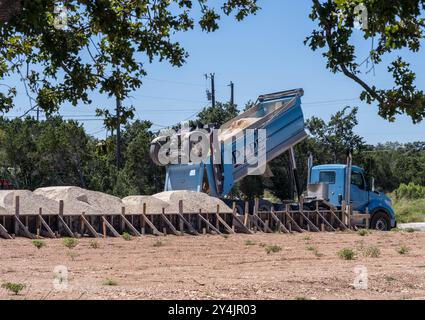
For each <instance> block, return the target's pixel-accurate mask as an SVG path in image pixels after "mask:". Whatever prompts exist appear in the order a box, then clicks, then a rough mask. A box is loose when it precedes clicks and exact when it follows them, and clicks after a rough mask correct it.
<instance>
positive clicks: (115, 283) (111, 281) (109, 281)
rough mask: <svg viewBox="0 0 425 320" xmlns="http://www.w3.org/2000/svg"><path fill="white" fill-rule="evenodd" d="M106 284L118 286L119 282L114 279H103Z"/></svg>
mask: <svg viewBox="0 0 425 320" xmlns="http://www.w3.org/2000/svg"><path fill="white" fill-rule="evenodd" d="M102 284H103V285H104V286H117V285H118V282H116V281H115V280H113V279H106V280H105V281H103V283H102Z"/></svg>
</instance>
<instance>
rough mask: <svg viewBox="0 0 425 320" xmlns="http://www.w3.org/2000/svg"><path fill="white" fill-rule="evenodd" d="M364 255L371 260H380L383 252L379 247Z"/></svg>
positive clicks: (372, 248)
mask: <svg viewBox="0 0 425 320" xmlns="http://www.w3.org/2000/svg"><path fill="white" fill-rule="evenodd" d="M364 255H365V256H366V257H370V258H379V256H380V255H381V250H379V249H378V248H377V247H369V248H367V249H366V251H365V253H364Z"/></svg>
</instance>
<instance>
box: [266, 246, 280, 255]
mask: <svg viewBox="0 0 425 320" xmlns="http://www.w3.org/2000/svg"><path fill="white" fill-rule="evenodd" d="M265 250H266V252H267V254H270V253H276V252H279V251H282V247H280V246H278V245H275V244H274V245H270V246H267V247H265Z"/></svg>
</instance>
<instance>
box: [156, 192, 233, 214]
mask: <svg viewBox="0 0 425 320" xmlns="http://www.w3.org/2000/svg"><path fill="white" fill-rule="evenodd" d="M153 197H154V198H157V199H160V200H161V201H163V202H166V203H168V206H167V208H166V209H165V212H166V213H177V212H179V202H180V200H183V212H184V213H198V212H199V210H200V209H201V210H202V212H205V213H215V212H217V205H219V206H220V212H221V213H232V209H230V208H229V207H228V206H227V205H226V204H225V203H224V202H223V201H221V200H220V199H217V198H214V197H210V196H209V195H207V194H205V193H201V192H193V191H166V192H161V193H157V194H155V195H153Z"/></svg>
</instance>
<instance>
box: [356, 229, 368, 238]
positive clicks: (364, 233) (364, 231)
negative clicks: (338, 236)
mask: <svg viewBox="0 0 425 320" xmlns="http://www.w3.org/2000/svg"><path fill="white" fill-rule="evenodd" d="M357 234H358V235H359V236H361V237H364V236H367V235H368V234H369V231H368V230H366V229H360V230H359V231H357Z"/></svg>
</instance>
